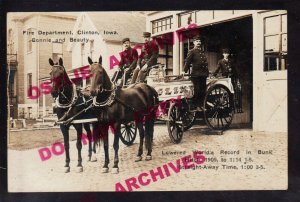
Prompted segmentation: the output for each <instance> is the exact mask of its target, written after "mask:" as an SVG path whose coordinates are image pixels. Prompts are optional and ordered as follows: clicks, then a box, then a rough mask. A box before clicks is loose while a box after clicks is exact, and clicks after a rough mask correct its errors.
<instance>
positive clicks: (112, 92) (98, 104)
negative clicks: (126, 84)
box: [93, 75, 116, 107]
mask: <svg viewBox="0 0 300 202" xmlns="http://www.w3.org/2000/svg"><path fill="white" fill-rule="evenodd" d="M103 77H104V75H102V78H101V79H102V83H101V84H99V85H98V86H97V90H98V89H99V88H101V90H99V92H98V94H97V95H96V96H94V97H93V105H94V106H95V107H105V106H110V105H111V104H112V103H113V102H114V100H115V97H116V85H115V84H114V83H113V82H112V81H111V80H110V79H108V80H109V82H110V84H111V89H106V88H104V87H103V81H104V79H103ZM104 92H110V94H109V96H108V98H107V99H106V100H104V101H102V102H97V97H98V96H100V95H101V94H102V93H104Z"/></svg>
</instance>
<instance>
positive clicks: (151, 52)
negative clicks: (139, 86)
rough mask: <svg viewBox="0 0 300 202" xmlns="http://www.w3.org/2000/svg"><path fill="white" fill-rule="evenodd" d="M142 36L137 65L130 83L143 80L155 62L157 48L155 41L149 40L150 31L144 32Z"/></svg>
mask: <svg viewBox="0 0 300 202" xmlns="http://www.w3.org/2000/svg"><path fill="white" fill-rule="evenodd" d="M143 37H144V40H145V43H144V45H143V47H142V51H141V55H140V56H139V59H138V66H137V68H136V69H135V70H134V72H133V77H132V80H131V83H135V82H144V81H145V79H146V76H147V73H148V72H149V70H150V69H151V67H152V66H154V65H156V64H157V58H158V51H159V49H158V45H157V43H156V41H154V40H151V38H150V37H151V33H149V32H144V33H143Z"/></svg>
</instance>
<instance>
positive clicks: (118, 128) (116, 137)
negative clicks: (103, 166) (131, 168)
mask: <svg viewBox="0 0 300 202" xmlns="http://www.w3.org/2000/svg"><path fill="white" fill-rule="evenodd" d="M114 131H115V135H114V150H115V158H114V167H113V169H112V171H111V172H112V173H113V174H118V173H119V166H118V164H119V155H118V151H119V137H120V135H121V124H120V123H118V122H117V123H115V124H114Z"/></svg>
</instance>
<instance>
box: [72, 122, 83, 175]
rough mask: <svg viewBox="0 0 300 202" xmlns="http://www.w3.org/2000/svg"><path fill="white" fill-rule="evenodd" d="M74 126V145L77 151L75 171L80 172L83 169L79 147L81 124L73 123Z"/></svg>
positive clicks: (80, 146) (80, 143) (80, 145)
mask: <svg viewBox="0 0 300 202" xmlns="http://www.w3.org/2000/svg"><path fill="white" fill-rule="evenodd" d="M74 128H75V129H76V132H77V142H76V147H77V152H78V164H77V172H82V171H83V167H82V157H81V149H82V142H81V137H82V124H74Z"/></svg>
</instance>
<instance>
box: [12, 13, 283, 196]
mask: <svg viewBox="0 0 300 202" xmlns="http://www.w3.org/2000/svg"><path fill="white" fill-rule="evenodd" d="M287 16H288V12H287V11H286V10H174V11H132V12H129V11H118V12H116V11H110V12H104V11H101V12H100V11H99V12H9V13H7V73H8V74H7V78H8V88H7V92H8V103H9V105H8V111H9V115H8V117H7V118H8V121H9V130H8V138H7V139H8V191H9V192H75V191H80V192H83V191H84V192H90V191H91V192H102V191H113V192H115V191H116V192H130V191H208V190H287V188H288V168H287V165H288V155H287V139H288V133H287V119H288V118H287V71H288V60H287V56H288V47H287V44H288V43H287V36H288V33H287V24H288V22H287V19H288V18H287Z"/></svg>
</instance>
